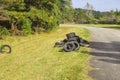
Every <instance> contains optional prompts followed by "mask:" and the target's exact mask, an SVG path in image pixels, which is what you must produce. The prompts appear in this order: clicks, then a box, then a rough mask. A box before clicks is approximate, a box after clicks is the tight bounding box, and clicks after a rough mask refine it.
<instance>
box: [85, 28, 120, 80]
mask: <svg viewBox="0 0 120 80" xmlns="http://www.w3.org/2000/svg"><path fill="white" fill-rule="evenodd" d="M85 28H87V29H89V30H90V31H91V34H92V37H91V38H92V41H91V43H90V46H91V48H92V50H91V52H90V53H91V54H92V55H93V56H95V57H94V58H93V59H91V61H90V65H91V66H92V67H93V68H95V70H93V71H90V72H89V75H90V76H91V77H92V78H93V79H94V80H120V31H119V30H113V29H105V28H94V27H85Z"/></svg>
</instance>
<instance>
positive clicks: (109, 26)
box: [61, 24, 120, 30]
mask: <svg viewBox="0 0 120 80" xmlns="http://www.w3.org/2000/svg"><path fill="white" fill-rule="evenodd" d="M61 25H62V26H63V25H71V24H61ZM72 25H73V26H92V27H98V28H111V29H118V30H120V25H117V24H72Z"/></svg>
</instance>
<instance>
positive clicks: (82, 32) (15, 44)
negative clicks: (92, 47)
mask: <svg viewBox="0 0 120 80" xmlns="http://www.w3.org/2000/svg"><path fill="white" fill-rule="evenodd" d="M69 32H76V34H78V35H79V36H81V37H83V38H84V39H87V40H89V38H90V37H89V36H90V33H89V32H88V30H86V29H82V28H80V29H78V28H64V27H63V28H59V29H58V30H57V31H54V32H51V33H41V34H40V35H39V34H36V35H29V36H27V37H16V36H15V37H7V38H6V39H5V40H1V41H0V44H9V45H11V47H12V53H11V54H0V80H91V78H90V77H89V76H88V75H87V74H88V71H89V70H90V67H89V66H88V61H89V59H90V57H91V56H90V55H89V54H87V53H88V51H89V48H85V47H81V48H80V50H78V51H73V52H69V53H68V52H59V49H60V48H53V46H54V43H55V42H57V41H59V40H62V39H64V38H65V34H66V33H69Z"/></svg>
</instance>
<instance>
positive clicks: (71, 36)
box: [66, 32, 75, 39]
mask: <svg viewBox="0 0 120 80" xmlns="http://www.w3.org/2000/svg"><path fill="white" fill-rule="evenodd" d="M66 37H67V39H70V38H73V37H75V33H74V32H71V33H69V34H66Z"/></svg>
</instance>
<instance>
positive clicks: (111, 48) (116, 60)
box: [90, 42, 120, 64]
mask: <svg viewBox="0 0 120 80" xmlns="http://www.w3.org/2000/svg"><path fill="white" fill-rule="evenodd" d="M90 46H91V48H92V49H93V50H92V51H91V52H90V53H91V55H93V56H96V57H103V58H101V59H98V60H99V61H104V62H109V63H112V64H120V42H111V43H105V42H90ZM94 49H95V50H96V51H95V50H94Z"/></svg>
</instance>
